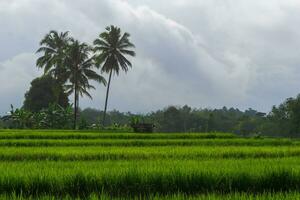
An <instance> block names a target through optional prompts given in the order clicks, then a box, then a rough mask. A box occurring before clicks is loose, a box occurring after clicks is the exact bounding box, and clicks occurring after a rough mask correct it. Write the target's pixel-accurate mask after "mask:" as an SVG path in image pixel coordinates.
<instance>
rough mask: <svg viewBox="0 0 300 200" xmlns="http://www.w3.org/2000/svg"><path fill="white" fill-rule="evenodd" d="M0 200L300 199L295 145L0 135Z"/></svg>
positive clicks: (231, 138)
mask: <svg viewBox="0 0 300 200" xmlns="http://www.w3.org/2000/svg"><path fill="white" fill-rule="evenodd" d="M0 172H1V173H0V199H24V200H25V199H26V200H27V199H42V200H46V199H47V200H48V199H65V200H68V199H91V200H96V199H165V200H168V199H210V200H219V199H225V200H227V199H228V200H229V199H233V200H235V199H236V200H237V199H242V200H243V199H245V200H246V199H253V200H269V199H278V200H279V199H280V200H281V199H300V141H299V140H296V139H274V138H257V139H255V138H239V137H237V136H235V135H232V134H223V133H222V134H221V133H220V134H218V133H215V134H205V133H189V134H175V133H174V134H163V133H161V134H159V133H155V134H136V133H98V132H94V131H91V132H79V131H78V132H74V131H29V130H26V131H19V130H0Z"/></svg>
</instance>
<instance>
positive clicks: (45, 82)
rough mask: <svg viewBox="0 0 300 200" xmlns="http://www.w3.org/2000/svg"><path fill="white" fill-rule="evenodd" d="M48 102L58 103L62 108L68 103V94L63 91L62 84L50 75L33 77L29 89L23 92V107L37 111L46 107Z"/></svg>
mask: <svg viewBox="0 0 300 200" xmlns="http://www.w3.org/2000/svg"><path fill="white" fill-rule="evenodd" d="M57 89H58V90H59V91H60V92H59V93H58V92H57ZM57 95H58V96H57ZM50 104H58V105H60V106H62V107H63V108H66V107H67V106H68V105H69V99H68V95H67V94H66V93H65V92H64V89H63V86H62V85H60V84H59V83H57V82H56V80H55V79H54V78H53V77H52V76H50V75H44V76H42V77H38V78H35V79H34V80H33V81H31V87H30V89H29V90H28V91H27V92H26V93H25V100H24V104H23V108H24V109H26V110H28V111H31V112H38V111H40V110H42V109H45V108H48V107H49V105H50Z"/></svg>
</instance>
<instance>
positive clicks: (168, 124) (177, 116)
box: [162, 106, 184, 132]
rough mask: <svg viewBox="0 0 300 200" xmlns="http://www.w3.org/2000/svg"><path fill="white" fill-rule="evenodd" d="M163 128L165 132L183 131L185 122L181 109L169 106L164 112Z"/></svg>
mask: <svg viewBox="0 0 300 200" xmlns="http://www.w3.org/2000/svg"><path fill="white" fill-rule="evenodd" d="M162 126H163V127H162V130H163V131H164V132H183V131H184V122H183V117H182V115H181V113H180V110H179V109H178V108H176V107H175V106H169V107H168V108H167V109H166V110H165V111H164V114H163V122H162Z"/></svg>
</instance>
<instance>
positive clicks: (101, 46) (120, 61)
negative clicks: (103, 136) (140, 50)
mask: <svg viewBox="0 0 300 200" xmlns="http://www.w3.org/2000/svg"><path fill="white" fill-rule="evenodd" d="M129 37H130V35H129V33H126V32H125V33H124V34H123V35H122V33H121V29H120V28H118V27H116V26H109V27H107V28H106V31H105V32H103V33H101V34H100V35H99V38H98V39H96V40H95V41H94V45H95V48H94V51H95V52H96V56H95V61H96V64H97V66H99V67H100V66H101V65H102V67H101V71H102V72H105V73H107V74H109V78H108V84H107V90H106V98H105V107H104V114H103V121H102V123H103V126H104V125H105V117H106V110H107V101H108V95H109V87H110V82H111V77H112V74H113V73H115V74H116V75H119V72H120V70H123V71H125V72H127V71H128V69H129V67H131V66H132V64H131V62H130V61H129V60H128V59H127V58H126V57H125V56H135V52H134V51H132V50H131V49H132V48H134V47H135V46H134V45H133V44H132V43H131V42H130V40H129Z"/></svg>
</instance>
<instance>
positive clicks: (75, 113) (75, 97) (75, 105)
mask: <svg viewBox="0 0 300 200" xmlns="http://www.w3.org/2000/svg"><path fill="white" fill-rule="evenodd" d="M77 100H78V98H77V87H76V85H75V91H74V125H73V129H74V130H75V129H76V124H77V105H78V103H77Z"/></svg>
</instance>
